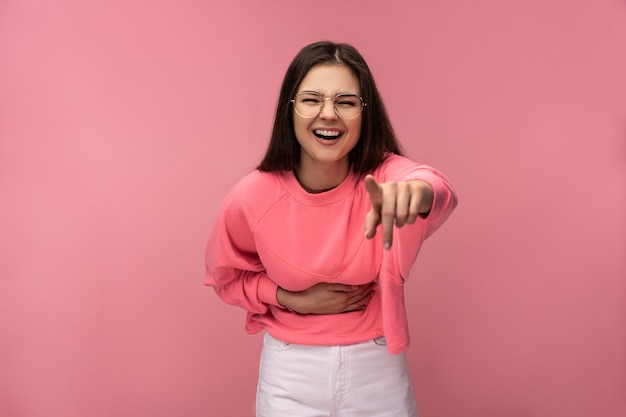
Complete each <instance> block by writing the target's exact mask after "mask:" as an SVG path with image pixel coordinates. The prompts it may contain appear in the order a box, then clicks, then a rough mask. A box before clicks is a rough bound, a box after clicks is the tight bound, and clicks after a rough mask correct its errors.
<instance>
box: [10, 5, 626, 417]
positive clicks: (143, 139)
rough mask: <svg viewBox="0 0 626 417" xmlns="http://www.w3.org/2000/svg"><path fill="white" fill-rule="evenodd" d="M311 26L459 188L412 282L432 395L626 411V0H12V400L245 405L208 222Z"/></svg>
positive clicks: (434, 399)
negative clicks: (213, 271) (352, 59)
mask: <svg viewBox="0 0 626 417" xmlns="http://www.w3.org/2000/svg"><path fill="white" fill-rule="evenodd" d="M320 39H332V40H338V41H347V42H350V43H353V44H354V45H355V46H357V47H358V48H359V49H360V50H361V52H362V53H363V54H364V55H365V57H366V59H367V60H368V62H369V64H370V66H371V68H372V70H373V72H374V75H375V76H376V78H377V82H378V84H379V87H380V89H381V91H382V94H383V96H384V98H385V100H386V103H387V106H388V109H389V111H390V114H391V117H392V121H393V122H394V125H395V128H396V130H397V133H398V134H399V136H400V138H401V140H402V141H403V143H404V144H405V147H406V149H407V151H408V153H409V154H410V155H411V156H412V157H413V158H414V159H416V160H419V161H421V162H425V163H429V164H432V165H435V166H437V167H438V168H440V169H442V170H443V171H444V172H446V174H447V175H448V176H449V178H450V179H451V180H452V182H453V183H454V185H455V187H456V189H457V191H458V193H459V196H460V201H461V203H460V206H459V208H458V210H457V212H456V213H455V214H454V215H453V217H452V218H451V219H450V221H449V222H448V223H447V224H446V225H445V226H444V227H443V228H442V229H441V231H440V232H438V233H437V234H436V235H435V236H433V238H432V239H431V240H430V241H429V242H428V243H427V245H426V246H425V248H424V250H423V253H422V255H421V258H420V259H419V260H418V263H417V265H416V268H415V269H414V271H413V274H412V275H413V276H412V278H411V281H410V282H409V283H408V285H407V292H408V295H407V297H408V299H409V300H411V301H410V305H409V313H410V315H411V333H412V337H413V346H412V348H411V349H410V350H409V352H408V358H409V361H410V364H411V368H412V372H413V379H414V382H415V390H416V395H417V398H418V403H419V407H420V413H421V416H422V417H457V416H459V417H460V416H463V417H560V416H567V417H583V416H585V417H588V416H602V417H622V416H624V415H626V377H625V375H626V373H625V372H626V361H625V359H624V354H625V353H626V339H625V337H624V334H625V333H624V330H625V328H626V327H625V326H626V309H625V306H626V301H625V297H624V295H626V285H625V282H624V281H625V277H626V261H625V258H626V256H625V253H626V233H625V231H626V196H625V194H626V193H625V190H626V76H625V74H626V48H625V47H624V45H626V3H624V2H623V1H619V0H612V1H610V0H602V1H600V0H587V1H583V0H541V1H540V0H534V1H516V2H502V1H499V0H482V1H460V0H440V1H436V2H432V1H428V2H427V1H420V2H415V1H387V2H384V6H383V2H373V1H372V2H364V1H326V0H323V1H316V2H288V1H263V2H261V1H252V0H250V1H242V0H238V1H228V2H212V1H208V0H207V1H190V0H189V1H174V0H159V1H148V0H143V1H139V0H137V1H121V0H118V1H89V2H87V1H79V0H58V1H55V2H48V1H37V0H21V1H20V0H13V1H8V0H5V1H2V2H0V236H1V239H0V415H1V416H3V417H74V416H77V417H78V416H80V417H85V416H88V417H104V416H106V417H109V416H111V417H144V416H145V417H148V416H149V417H171V416H184V417H200V416H220V417H245V416H252V415H253V407H254V390H255V384H256V374H257V370H256V367H257V361H258V354H259V348H260V337H259V336H258V335H257V336H248V335H247V334H245V332H244V330H243V320H244V313H243V312H242V311H240V310H238V309H236V308H234V307H230V306H226V305H224V304H223V303H222V302H221V301H220V300H219V299H217V297H216V296H215V295H214V294H213V292H212V291H211V290H210V289H207V288H204V287H203V285H202V280H203V271H204V269H203V268H204V267H203V252H204V244H205V241H206V238H207V236H208V233H209V230H210V227H211V224H212V222H213V220H214V218H215V215H216V213H217V210H218V208H219V205H220V203H221V201H222V199H223V198H224V196H225V194H226V193H227V191H228V189H229V188H230V187H231V186H232V184H233V183H234V182H235V181H236V180H237V179H238V178H239V177H241V176H242V175H244V174H245V173H246V172H248V171H249V170H251V169H253V168H254V166H255V164H256V163H257V162H258V161H259V159H260V157H261V155H262V152H263V150H264V148H265V146H266V141H267V138H268V134H269V130H270V126H271V118H272V114H273V110H274V106H275V100H276V98H277V94H278V88H279V84H280V81H281V78H282V75H283V73H284V71H285V69H286V66H287V65H288V63H289V61H290V60H291V58H292V57H293V55H294V54H295V53H296V52H297V51H298V49H299V48H300V47H302V46H303V45H305V44H307V43H309V42H312V41H316V40H320Z"/></svg>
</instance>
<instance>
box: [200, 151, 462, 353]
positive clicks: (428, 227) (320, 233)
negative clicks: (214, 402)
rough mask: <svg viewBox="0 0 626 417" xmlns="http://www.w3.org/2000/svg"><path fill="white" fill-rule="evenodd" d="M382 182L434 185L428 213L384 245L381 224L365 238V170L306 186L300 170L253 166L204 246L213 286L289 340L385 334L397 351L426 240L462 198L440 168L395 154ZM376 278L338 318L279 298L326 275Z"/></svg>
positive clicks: (348, 280)
mask: <svg viewBox="0 0 626 417" xmlns="http://www.w3.org/2000/svg"><path fill="white" fill-rule="evenodd" d="M372 174H373V176H374V177H375V178H376V180H377V181H378V182H386V181H390V180H395V181H401V180H407V179H421V180H424V181H426V182H428V183H429V184H430V185H431V186H432V187H433V190H434V191H435V199H434V201H433V206H432V209H431V211H430V213H429V214H428V216H426V217H425V218H422V217H420V218H419V219H418V220H417V222H416V223H415V224H413V225H406V226H404V227H402V228H399V229H398V228H395V229H394V238H393V246H392V248H391V250H389V251H385V250H384V249H383V242H382V233H381V229H380V226H379V228H378V231H377V233H376V236H375V237H374V238H373V239H371V240H367V239H365V233H364V227H365V215H366V213H367V212H368V211H369V210H370V208H371V203H370V199H369V194H368V193H367V191H366V190H365V185H364V183H363V178H364V176H361V175H360V174H355V173H353V172H352V171H351V172H350V174H349V175H348V177H347V178H346V179H345V180H344V181H343V182H342V183H341V184H340V185H339V186H338V187H336V188H334V189H332V190H330V191H326V192H323V193H319V194H310V193H308V192H306V191H305V190H304V189H303V188H302V187H301V186H300V184H299V183H298V181H297V179H296V178H295V176H294V175H293V173H292V172H287V171H281V172H272V173H267V172H260V171H254V172H252V173H250V174H248V175H247V176H245V177H244V178H243V179H241V180H240V181H239V182H238V183H237V184H236V185H235V187H234V188H233V189H232V190H231V192H230V193H229V195H228V196H227V198H226V200H225V202H224V204H223V207H222V209H221V211H220V213H219V215H218V218H217V220H216V223H215V226H214V227H213V230H212V232H211V236H210V239H209V242H208V245H207V251H206V268H207V274H206V281H205V283H206V285H209V286H212V287H214V289H215V291H216V292H217V294H218V295H219V296H220V297H221V298H222V299H223V300H224V301H225V302H227V303H229V304H233V305H238V306H240V307H242V308H244V309H245V310H247V312H248V315H247V319H246V330H247V331H248V332H249V333H257V332H259V331H261V330H263V329H265V330H266V331H268V332H269V333H270V334H271V335H272V336H274V337H276V338H279V339H282V340H284V341H286V342H288V343H299V344H309V345H345V344H351V343H359V342H363V341H366V340H370V339H374V338H376V337H379V336H382V335H384V336H385V337H386V339H387V348H388V350H389V352H390V353H392V354H395V353H400V352H403V351H404V350H406V349H407V348H408V346H409V334H408V324H407V316H406V312H405V308H404V280H405V278H406V277H407V276H408V273H409V270H410V268H411V266H412V265H413V262H414V261H415V258H416V256H417V254H418V252H419V249H420V246H421V244H422V242H423V241H424V239H426V238H427V237H428V236H430V235H431V234H432V233H433V232H434V231H435V230H436V229H437V228H438V227H439V226H441V224H442V223H443V222H444V221H445V220H446V219H447V218H448V216H449V215H450V214H451V213H452V210H453V209H454V207H455V206H456V203H457V200H456V196H455V194H454V191H453V190H452V188H451V187H450V185H449V184H448V182H447V180H446V179H445V177H444V176H443V175H442V174H441V173H439V172H438V171H436V170H435V169H433V168H431V167H429V166H426V165H420V164H417V163H415V162H412V161H410V160H409V159H407V158H404V157H401V156H398V155H390V156H389V157H388V158H387V159H386V160H385V161H384V162H383V163H382V164H381V165H380V166H379V167H378V168H377V169H376V170H375V171H374V172H373V173H372ZM371 281H377V282H378V285H377V286H376V289H375V294H374V296H373V297H372V299H371V300H370V302H369V304H368V306H367V308H366V309H365V310H362V311H355V312H350V313H344V314H336V315H301V314H298V313H295V312H292V311H290V310H288V309H285V308H283V307H281V306H280V305H279V304H278V302H277V301H276V292H277V289H278V286H280V287H282V288H284V289H286V290H290V291H300V290H304V289H306V288H309V287H311V286H313V285H315V284H317V283H319V282H334V283H342V284H365V283H369V282H371Z"/></svg>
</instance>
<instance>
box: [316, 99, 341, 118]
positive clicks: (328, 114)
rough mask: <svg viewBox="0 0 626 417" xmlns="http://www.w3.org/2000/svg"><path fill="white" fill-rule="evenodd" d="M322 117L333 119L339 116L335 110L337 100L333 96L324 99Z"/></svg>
mask: <svg viewBox="0 0 626 417" xmlns="http://www.w3.org/2000/svg"><path fill="white" fill-rule="evenodd" d="M320 117H321V118H322V119H324V120H333V119H336V118H337V117H338V116H337V113H336V112H335V101H334V100H333V99H332V98H325V99H324V102H323V103H322V110H320Z"/></svg>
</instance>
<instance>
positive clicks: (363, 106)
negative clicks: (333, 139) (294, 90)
mask: <svg viewBox="0 0 626 417" xmlns="http://www.w3.org/2000/svg"><path fill="white" fill-rule="evenodd" d="M304 94H309V95H315V96H318V97H319V98H320V99H321V100H322V103H321V104H320V110H319V112H317V113H316V114H314V115H313V116H304V115H303V114H300V113H299V112H298V110H297V109H296V100H297V98H298V96H301V95H304ZM346 96H350V97H356V98H358V99H359V100H361V107H360V108H359V112H358V113H357V114H356V115H354V116H352V117H345V116H342V115H340V114H339V111H338V110H337V102H336V101H335V100H336V99H337V98H339V97H346ZM328 100H332V102H333V109H334V110H335V114H336V115H337V116H339V117H340V118H342V119H348V120H350V119H355V118H357V117H359V115H360V114H361V113H363V110H364V109H365V106H367V103H366V102H365V101H363V97H361V96H358V95H356V94H352V93H339V94H337V95H336V96H335V97H324V96H323V95H321V94H319V93H315V92H312V91H303V92H301V93H298V94H296V98H294V99H293V100H289V102H290V103H291V104H292V105H293V111H295V112H296V114H297V115H298V116H300V117H302V118H304V119H312V118H314V117H317V116H319V115H320V113H321V112H322V110H324V105H325V104H326V101H328Z"/></svg>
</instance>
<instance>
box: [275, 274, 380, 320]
mask: <svg viewBox="0 0 626 417" xmlns="http://www.w3.org/2000/svg"><path fill="white" fill-rule="evenodd" d="M375 286H376V283H375V282H370V283H369V284H363V285H345V284H332V283H328V282H320V283H319V284H315V285H314V286H312V287H310V288H308V289H306V290H303V291H287V290H285V289H283V288H280V287H278V292H277V293H276V299H277V300H278V303H279V304H280V305H282V306H283V307H286V308H288V309H290V310H293V311H295V312H296V313H300V314H340V313H347V312H350V311H357V310H364V309H365V307H367V304H368V303H369V301H370V299H371V298H372V296H373V295H374V287H375Z"/></svg>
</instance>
